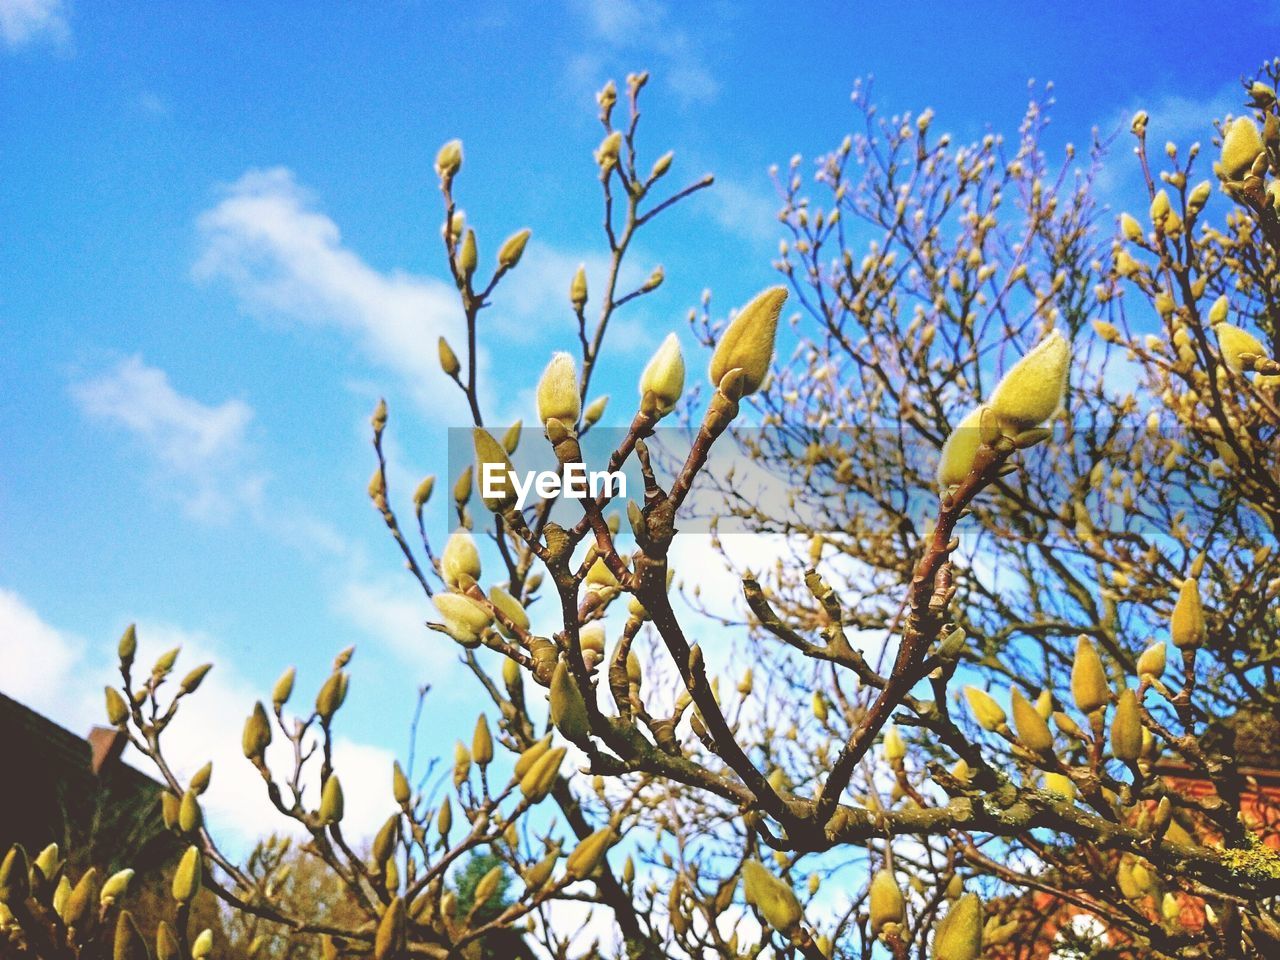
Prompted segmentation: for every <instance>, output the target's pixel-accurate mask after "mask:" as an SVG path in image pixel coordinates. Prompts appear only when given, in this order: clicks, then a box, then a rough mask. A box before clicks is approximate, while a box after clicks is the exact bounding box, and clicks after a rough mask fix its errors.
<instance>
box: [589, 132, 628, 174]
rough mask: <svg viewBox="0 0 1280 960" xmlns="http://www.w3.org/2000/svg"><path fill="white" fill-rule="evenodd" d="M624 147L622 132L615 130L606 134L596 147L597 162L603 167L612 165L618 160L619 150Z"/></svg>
mask: <svg viewBox="0 0 1280 960" xmlns="http://www.w3.org/2000/svg"><path fill="white" fill-rule="evenodd" d="M621 149H622V132H621V131H619V130H614V131H613V132H611V133H608V134H606V135H605V138H604V139H603V140H601V141H600V146H599V147H597V148H596V153H595V157H596V163H598V164H599V165H600V166H602V167H611V166H613V165H614V164H615V163H617V162H618V151H619V150H621Z"/></svg>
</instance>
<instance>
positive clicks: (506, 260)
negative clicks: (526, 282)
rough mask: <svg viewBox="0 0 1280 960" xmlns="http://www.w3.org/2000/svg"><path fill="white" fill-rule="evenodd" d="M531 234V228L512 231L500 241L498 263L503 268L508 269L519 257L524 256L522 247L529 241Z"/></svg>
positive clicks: (518, 260)
mask: <svg viewBox="0 0 1280 960" xmlns="http://www.w3.org/2000/svg"><path fill="white" fill-rule="evenodd" d="M532 235H533V231H532V230H528V229H525V230H521V231H520V232H519V233H513V234H512V235H511V236H509V237H507V239H506V240H504V241H502V246H500V247H499V248H498V265H499V266H500V267H502V269H504V270H510V269H511V268H512V267H514V266H515V265H516V264H517V263H519V262H520V258H521V257H522V256H524V248H525V246H526V245H527V244H528V243H529V237H531V236H532Z"/></svg>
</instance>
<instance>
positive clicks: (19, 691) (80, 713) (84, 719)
mask: <svg viewBox="0 0 1280 960" xmlns="http://www.w3.org/2000/svg"><path fill="white" fill-rule="evenodd" d="M83 655H84V642H83V641H82V640H80V639H79V638H77V637H73V636H70V635H68V634H66V633H63V632H62V631H60V630H58V629H56V628H55V627H52V626H50V625H49V624H47V623H45V622H44V621H43V620H41V619H40V616H39V615H38V614H37V613H36V612H35V610H33V609H31V607H29V606H28V605H27V604H26V602H25V601H24V600H23V599H22V597H20V596H18V594H16V593H14V592H13V591H11V590H5V589H3V588H0V662H3V663H4V670H3V672H0V690H3V691H4V692H5V693H6V694H7V695H8V696H10V697H12V698H13V699H15V700H17V701H19V702H20V703H23V704H26V705H27V706H29V707H31V708H32V709H33V710H37V711H39V712H41V713H46V714H50V715H52V716H53V717H54V718H55V719H56V720H58V722H59V723H63V724H69V725H72V726H73V728H74V729H76V730H77V731H79V730H80V728H81V727H85V726H86V725H87V724H88V723H92V722H93V721H94V720H96V719H99V718H98V717H97V715H96V714H94V713H93V711H92V710H91V709H90V706H89V704H90V703H92V704H98V703H100V702H101V696H94V697H93V698H92V699H91V700H89V699H86V698H85V697H70V696H68V686H69V685H70V684H71V683H72V682H74V679H75V676H74V669H75V667H76V665H77V664H78V663H79V662H80V660H81V658H82V657H83Z"/></svg>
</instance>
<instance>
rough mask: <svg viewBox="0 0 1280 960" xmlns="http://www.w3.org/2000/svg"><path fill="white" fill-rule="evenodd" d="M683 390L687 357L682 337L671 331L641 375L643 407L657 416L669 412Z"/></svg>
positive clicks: (673, 407)
mask: <svg viewBox="0 0 1280 960" xmlns="http://www.w3.org/2000/svg"><path fill="white" fill-rule="evenodd" d="M683 394H684V357H683V356H682V355H681V353H680V340H679V338H678V337H677V336H676V335H675V334H674V333H669V334H667V336H666V339H665V340H663V341H662V344H661V346H659V347H658V349H657V351H656V352H655V353H654V355H653V357H652V358H650V360H649V363H648V365H647V366H646V367H645V368H644V373H642V374H641V375H640V401H641V409H643V410H644V411H645V412H646V413H650V414H652V415H654V416H658V417H662V416H666V415H667V414H668V413H670V412H671V411H672V410H673V409H675V405H676V404H677V403H678V402H679V401H680V397H681V396H682V395H683Z"/></svg>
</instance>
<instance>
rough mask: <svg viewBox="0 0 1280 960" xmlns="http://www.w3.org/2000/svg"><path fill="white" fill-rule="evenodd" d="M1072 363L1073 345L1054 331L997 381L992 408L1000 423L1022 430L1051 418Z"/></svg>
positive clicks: (1011, 430) (1057, 405) (1009, 427)
mask: <svg viewBox="0 0 1280 960" xmlns="http://www.w3.org/2000/svg"><path fill="white" fill-rule="evenodd" d="M1070 364H1071V345H1070V344H1069V343H1068V342H1067V340H1066V338H1065V337H1063V336H1062V334H1060V333H1059V332H1058V331H1057V330H1053V331H1051V332H1050V333H1049V335H1048V336H1047V337H1045V338H1044V340H1042V341H1041V342H1040V343H1039V344H1038V345H1037V346H1035V347H1034V348H1033V349H1032V350H1031V352H1030V353H1028V354H1027V355H1026V356H1025V357H1023V358H1022V359H1021V360H1019V361H1018V362H1017V363H1015V364H1014V365H1013V366H1012V367H1010V368H1009V371H1008V373H1006V374H1005V375H1004V377H1003V379H1001V381H1000V382H999V383H998V384H996V388H995V390H994V391H993V392H992V394H991V400H990V407H991V411H992V412H993V413H994V414H995V415H996V417H997V419H998V420H999V421H1000V423H1001V425H1002V426H1004V427H1005V429H1007V430H1009V431H1010V432H1011V433H1021V432H1022V431H1024V430H1030V429H1031V428H1032V427H1038V426H1039V425H1040V424H1042V423H1044V421H1046V420H1048V419H1049V417H1051V416H1052V415H1053V414H1054V412H1055V411H1056V410H1057V409H1058V407H1059V406H1060V405H1061V404H1062V394H1063V391H1064V390H1065V389H1066V384H1067V370H1068V368H1069V366H1070Z"/></svg>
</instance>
